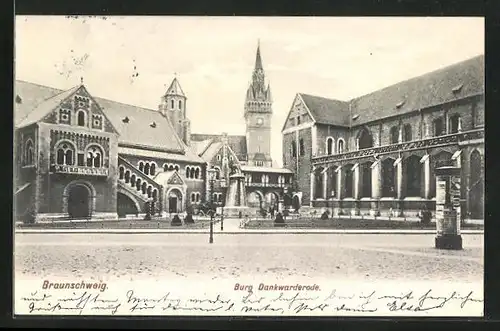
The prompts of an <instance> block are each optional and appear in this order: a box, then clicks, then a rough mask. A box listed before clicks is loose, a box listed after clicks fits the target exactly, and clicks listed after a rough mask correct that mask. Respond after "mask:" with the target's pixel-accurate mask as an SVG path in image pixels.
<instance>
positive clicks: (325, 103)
mask: <svg viewBox="0 0 500 331" xmlns="http://www.w3.org/2000/svg"><path fill="white" fill-rule="evenodd" d="M299 95H300V97H301V98H302V100H304V103H305V105H306V107H307V108H308V109H309V111H310V112H311V115H312V116H313V118H314V120H315V121H316V122H317V123H322V124H331V125H340V126H345V125H348V124H349V102H346V101H340V100H334V99H327V98H323V97H318V96H314V95H309V94H304V93H299Z"/></svg>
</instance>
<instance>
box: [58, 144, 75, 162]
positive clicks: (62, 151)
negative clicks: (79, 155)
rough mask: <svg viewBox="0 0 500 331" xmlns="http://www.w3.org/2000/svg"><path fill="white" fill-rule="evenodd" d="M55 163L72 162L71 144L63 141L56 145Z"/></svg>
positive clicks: (72, 151) (72, 149)
mask: <svg viewBox="0 0 500 331" xmlns="http://www.w3.org/2000/svg"><path fill="white" fill-rule="evenodd" d="M56 163H57V164H60V165H73V164H74V148H73V146H72V145H71V144H69V143H66V142H63V143H61V144H59V145H58V147H57V151H56Z"/></svg>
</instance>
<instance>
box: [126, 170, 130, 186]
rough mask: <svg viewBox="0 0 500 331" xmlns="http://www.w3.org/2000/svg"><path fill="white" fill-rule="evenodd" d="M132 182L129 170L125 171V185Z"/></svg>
mask: <svg viewBox="0 0 500 331" xmlns="http://www.w3.org/2000/svg"><path fill="white" fill-rule="evenodd" d="M129 182H130V171H129V170H127V171H125V183H127V184H128V183H129Z"/></svg>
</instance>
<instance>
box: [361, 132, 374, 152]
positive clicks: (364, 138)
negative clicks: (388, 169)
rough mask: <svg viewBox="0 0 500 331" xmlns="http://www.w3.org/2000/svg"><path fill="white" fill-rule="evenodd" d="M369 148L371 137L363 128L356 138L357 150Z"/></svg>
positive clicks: (371, 145) (371, 143) (371, 141)
mask: <svg viewBox="0 0 500 331" xmlns="http://www.w3.org/2000/svg"><path fill="white" fill-rule="evenodd" d="M370 147H373V139H372V135H371V134H370V131H368V129H366V128H363V129H362V130H361V132H360V133H359V136H358V148H359V149H365V148H370Z"/></svg>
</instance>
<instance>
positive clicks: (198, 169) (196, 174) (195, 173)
mask: <svg viewBox="0 0 500 331" xmlns="http://www.w3.org/2000/svg"><path fill="white" fill-rule="evenodd" d="M194 178H196V179H199V178H200V168H196V170H195V172H194Z"/></svg>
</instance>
